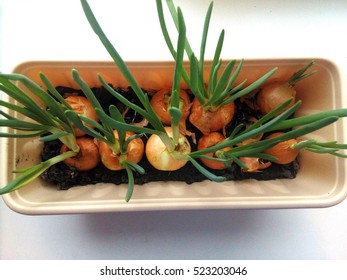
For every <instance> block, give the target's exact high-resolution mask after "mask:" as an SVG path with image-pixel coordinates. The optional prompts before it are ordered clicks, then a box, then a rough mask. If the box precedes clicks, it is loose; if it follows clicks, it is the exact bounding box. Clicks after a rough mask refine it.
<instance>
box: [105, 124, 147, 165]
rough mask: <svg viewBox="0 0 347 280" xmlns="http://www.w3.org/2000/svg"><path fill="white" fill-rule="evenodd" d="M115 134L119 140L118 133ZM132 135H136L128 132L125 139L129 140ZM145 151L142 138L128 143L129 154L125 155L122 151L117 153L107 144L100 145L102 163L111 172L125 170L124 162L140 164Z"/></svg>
mask: <svg viewBox="0 0 347 280" xmlns="http://www.w3.org/2000/svg"><path fill="white" fill-rule="evenodd" d="M113 133H114V136H115V138H116V139H119V136H118V132H117V131H116V130H115V131H114V132H113ZM131 135H134V133H133V132H129V131H127V132H126V136H125V138H126V139H128V138H129V137H130V136H131ZM144 149H145V148H144V143H143V141H142V139H141V138H135V139H133V140H131V141H130V142H129V143H128V146H127V152H126V153H124V154H122V153H121V152H120V150H119V152H117V153H115V152H114V151H113V150H112V148H111V147H110V146H109V145H107V144H106V143H105V142H100V143H99V153H100V156H101V162H102V163H103V164H104V165H105V167H106V168H108V169H110V170H122V169H125V166H124V161H129V162H132V163H138V162H139V161H140V160H141V159H142V157H143V154H144Z"/></svg>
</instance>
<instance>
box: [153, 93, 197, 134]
mask: <svg viewBox="0 0 347 280" xmlns="http://www.w3.org/2000/svg"><path fill="white" fill-rule="evenodd" d="M179 97H180V103H179V108H180V110H181V112H182V118H181V120H180V131H181V132H182V133H185V129H186V120H187V118H188V115H189V113H190V107H191V102H190V98H189V96H188V94H187V93H186V92H185V91H184V90H182V89H181V90H180V93H179ZM170 99H171V90H170V89H162V90H160V91H158V92H156V93H155V94H154V95H153V97H152V98H151V105H152V107H153V109H154V111H155V113H156V114H157V115H158V117H159V118H160V120H161V122H162V123H163V124H164V125H170V124H171V116H170V113H169V108H170V106H171V100H170Z"/></svg>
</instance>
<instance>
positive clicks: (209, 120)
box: [189, 98, 235, 135]
mask: <svg viewBox="0 0 347 280" xmlns="http://www.w3.org/2000/svg"><path fill="white" fill-rule="evenodd" d="M234 114H235V104H234V102H230V103H228V104H226V105H223V106H220V107H218V108H206V107H204V106H203V105H202V104H201V103H200V102H199V100H198V99H197V98H194V100H193V104H192V108H191V114H190V116H189V121H190V122H191V123H192V124H193V125H194V126H195V127H196V128H197V129H199V130H200V131H201V132H202V133H203V134H204V135H207V134H210V133H211V132H214V131H218V130H221V129H224V128H225V127H226V126H227V124H228V123H230V121H231V120H232V118H233V116H234Z"/></svg>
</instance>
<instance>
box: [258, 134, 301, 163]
mask: <svg viewBox="0 0 347 280" xmlns="http://www.w3.org/2000/svg"><path fill="white" fill-rule="evenodd" d="M281 134H283V132H275V133H272V134H270V135H269V136H267V137H266V139H270V138H274V137H277V136H279V135H281ZM298 142H299V141H298V140H297V139H289V140H286V141H283V142H280V143H278V144H276V145H275V146H273V147H271V148H269V149H267V150H266V151H265V153H266V154H268V155H271V156H274V157H276V160H275V161H274V162H275V163H278V164H288V163H291V162H293V161H294V160H295V159H296V157H297V156H298V155H299V150H297V149H294V148H292V147H293V145H295V144H297V143H298Z"/></svg>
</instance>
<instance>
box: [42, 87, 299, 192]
mask: <svg viewBox="0 0 347 280" xmlns="http://www.w3.org/2000/svg"><path fill="white" fill-rule="evenodd" d="M57 90H58V91H59V92H60V93H61V94H62V95H63V96H64V97H66V96H68V95H71V94H74V95H75V94H78V95H83V94H82V93H81V92H80V91H79V90H75V89H72V88H67V87H57ZM92 90H93V92H94V93H95V95H96V97H97V98H98V100H99V102H100V103H101V105H102V106H103V107H104V110H105V111H107V108H108V106H109V105H110V104H116V105H117V106H118V107H119V108H120V110H121V111H122V110H123V105H122V104H119V102H118V101H117V100H116V99H115V98H114V97H113V96H112V95H111V94H109V93H107V92H105V90H104V89H103V88H93V89H92ZM117 91H118V92H121V93H122V94H124V95H126V96H127V98H128V99H130V100H131V101H132V102H133V103H138V102H137V98H136V95H135V94H134V93H133V92H132V90H131V89H117ZM149 94H150V93H149ZM236 105H237V112H236V114H235V116H234V119H233V121H232V123H231V124H230V125H229V126H228V127H227V128H226V130H227V132H228V131H229V132H230V130H231V129H232V127H235V125H236V124H238V123H240V122H244V121H245V120H246V119H247V118H249V116H251V115H255V114H256V112H254V111H253V110H252V109H250V108H249V107H248V106H247V105H245V104H244V103H243V102H240V101H237V104H236ZM126 121H128V122H134V121H135V122H138V121H141V117H140V116H137V115H136V114H135V113H134V112H132V111H131V110H129V112H128V113H127V114H126ZM187 129H188V130H190V131H192V132H195V133H196V135H197V139H198V138H199V136H200V133H199V132H198V131H197V130H196V129H195V128H194V127H193V126H192V125H191V124H190V123H189V121H188V122H187ZM142 139H143V141H144V142H146V140H147V136H144V137H143V138H142ZM188 139H189V141H190V143H191V145H192V149H193V150H194V149H195V147H196V144H194V143H193V142H192V140H191V139H190V138H189V137H188ZM60 147H61V143H60V141H50V142H46V143H45V145H44V149H43V151H42V154H41V157H42V160H47V159H49V158H51V157H53V156H55V155H58V154H59V150H60ZM139 164H140V166H142V167H143V168H144V169H145V170H146V174H144V175H140V174H137V173H135V174H134V176H135V183H136V184H138V185H142V184H145V183H147V182H154V181H183V182H186V183H187V184H191V183H194V182H201V181H203V180H206V177H205V176H204V175H202V174H201V173H200V172H199V171H197V169H196V168H195V167H194V166H192V164H190V163H189V162H188V163H187V164H186V165H185V166H184V167H183V168H181V169H180V170H177V171H171V172H169V171H159V170H156V169H154V168H153V167H152V166H151V165H150V164H149V163H148V161H147V159H146V157H145V156H144V158H143V159H142V161H141V162H140V163H139ZM207 169H208V168H207ZM298 170H299V163H298V161H297V160H296V161H294V162H293V163H291V164H287V165H277V164H272V165H271V166H270V167H268V168H266V169H264V170H262V171H259V172H243V171H241V169H240V167H239V166H237V165H236V164H232V165H231V167H230V168H227V169H225V170H219V171H216V170H210V171H211V172H213V173H214V174H216V175H220V176H224V177H225V178H226V179H227V180H244V179H256V180H273V179H284V178H287V179H293V178H295V177H296V174H297V172H298ZM42 178H43V179H45V180H47V181H51V182H53V183H55V184H56V185H57V186H58V188H59V189H69V188H71V187H73V186H77V185H87V184H95V183H113V184H116V185H118V184H122V183H127V175H126V172H125V171H111V170H108V169H107V168H105V167H104V166H103V165H102V164H101V163H100V164H99V165H98V166H97V167H96V168H95V169H93V170H91V171H86V172H79V171H77V170H75V169H74V168H72V167H69V166H67V165H65V164H64V163H59V164H56V165H54V166H52V167H51V168H49V169H48V170H47V171H46V172H44V173H43V174H42Z"/></svg>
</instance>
